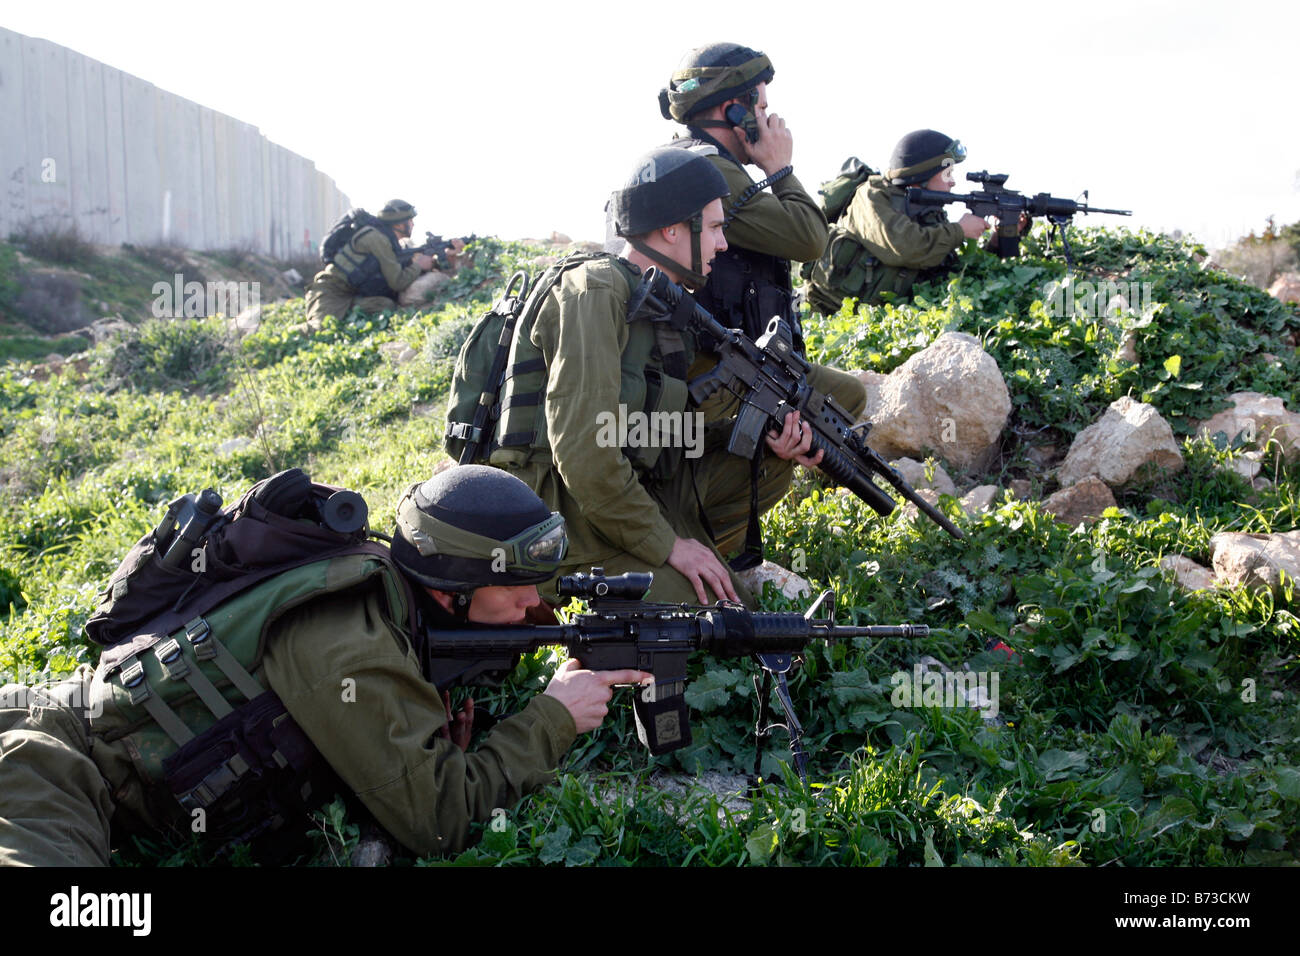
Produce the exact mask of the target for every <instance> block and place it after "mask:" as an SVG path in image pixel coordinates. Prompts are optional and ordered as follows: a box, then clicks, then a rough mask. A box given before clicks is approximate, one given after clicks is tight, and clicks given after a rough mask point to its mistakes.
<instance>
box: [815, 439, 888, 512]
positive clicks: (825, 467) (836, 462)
mask: <svg viewBox="0 0 1300 956" xmlns="http://www.w3.org/2000/svg"><path fill="white" fill-rule="evenodd" d="M818 451H821V452H823V453H824V454H823V455H822V460H821V464H820V465H818V466H817V467H818V468H819V469H820V470H821V471H823V472H825V473H826V474H827V475H828V476H829V477H831V478H832V479H833V480H834V481H835V483H836V484H838V485H842V486H844V487H845V488H847V489H849V491H851V492H853V493H854V494H855V495H857V496H858V497H859V498H861V499H862V500H863V501H865V502H866V503H867V504H868V505H870V506H871V508H872V510H874V511H875V512H876V514H878V515H880V516H881V517H882V518H885V517H888V516H889V515H891V514H892V513H893V511H894V507H895V504H894V499H893V498H891V497H890V496H889V495H887V494H886V493H885V492H884V491H882V490H881V489H880V487H879V486H878V485H877V484H876V483H875V482H874V481H872V480H871V476H870V475H869V474H868V473H867V472H865V471H863V470H862V469H860V468H858V467H857V465H855V464H854V463H853V459H851V458H850V457H849V456H848V455H846V454H844V452H842V451H840V449H839V448H837V447H836V446H835V445H833V444H831V443H830V442H829V441H827V440H826V439H825V438H824V437H823V436H822V435H821V433H820V432H817V431H814V432H813V440H812V448H811V449H809V452H808V454H809V455H810V456H815V455H816V454H817V452H818Z"/></svg>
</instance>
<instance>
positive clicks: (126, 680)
mask: <svg viewBox="0 0 1300 956" xmlns="http://www.w3.org/2000/svg"><path fill="white" fill-rule="evenodd" d="M119 679H120V680H121V681H122V688H123V689H124V690H125V691H126V692H127V694H128V695H129V696H130V698H131V703H132V704H135V705H136V706H143V707H144V709H145V710H146V711H148V712H149V716H150V717H152V718H153V719H154V723H156V724H157V725H158V726H159V727H161V728H162V729H163V731H164V732H165V733H166V734H167V736H168V737H170V738H171V739H172V743H174V744H176V746H178V747H180V746H183V745H184V744H186V743H188V742H189V741H191V740H193V739H194V731H192V730H190V728H188V727H186V726H185V722H184V721H183V720H181V719H180V718H179V717H177V716H176V711H174V710H172V709H171V708H170V707H168V706H167V703H166V701H164V700H163V699H162V698H161V697H159V696H158V695H157V694H155V693H154V692H153V690H152V689H151V688H150V687H149V682H148V681H147V680H145V677H144V665H143V664H141V663H140V661H139V659H138V658H136V657H134V656H132V657H131V658H130V663H127V664H124V665H123V667H122V671H121V675H120V678H119Z"/></svg>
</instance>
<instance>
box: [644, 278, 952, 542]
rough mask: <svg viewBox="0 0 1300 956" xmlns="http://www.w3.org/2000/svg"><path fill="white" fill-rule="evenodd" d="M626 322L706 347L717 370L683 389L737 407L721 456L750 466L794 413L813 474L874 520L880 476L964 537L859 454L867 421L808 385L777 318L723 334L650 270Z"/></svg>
mask: <svg viewBox="0 0 1300 956" xmlns="http://www.w3.org/2000/svg"><path fill="white" fill-rule="evenodd" d="M628 317H629V321H631V320H632V319H634V318H637V317H645V318H648V319H650V320H651V321H654V322H669V323H671V324H672V325H673V326H674V328H677V329H678V331H682V330H685V329H687V328H691V329H693V330H695V331H696V332H697V333H703V335H704V336H705V337H707V338H708V339H710V340H712V342H713V343H715V344H712V345H710V346H709V350H710V351H715V352H716V353H717V354H718V364H717V365H716V366H715V367H714V368H713V369H711V370H710V371H708V372H705V373H704V374H702V375H698V376H696V377H695V378H694V379H692V380H691V382H690V383H689V387H690V394H691V398H692V399H693V400H694V401H695V403H696V404H697V405H698V404H700V403H701V402H703V401H704V400H705V399H706V398H708V397H709V396H710V395H712V394H713V393H714V392H716V391H718V390H719V389H721V388H725V389H727V390H728V391H730V392H731V393H732V394H734V395H735V396H736V397H738V398H739V399H740V401H741V409H740V414H739V415H737V416H736V424H735V426H734V427H733V428H732V431H731V437H730V438H729V439H728V441H727V451H729V452H731V453H732V454H733V455H739V456H740V457H742V458H748V459H751V460H752V459H753V458H754V456H755V455H756V454H758V452H759V442H760V441H761V440H762V438H763V433H764V431H766V430H767V429H768V428H769V427H773V426H775V427H777V428H780V427H781V426H782V424H783V423H784V421H785V416H786V415H787V414H789V413H790V412H792V411H797V412H798V413H799V417H800V418H801V419H803V420H804V421H805V422H807V423H808V425H809V427H810V428H811V429H812V447H811V449H810V450H809V452H808V454H809V455H810V456H812V455H816V454H817V452H819V451H821V452H823V453H824V454H823V455H822V460H821V464H820V465H818V466H817V467H818V468H819V469H820V470H821V471H822V472H824V473H825V474H826V475H827V476H828V477H830V478H831V479H832V480H834V481H835V482H836V483H837V484H839V485H842V486H844V487H845V488H847V489H849V491H851V492H853V494H855V495H857V496H858V497H859V498H861V499H862V500H863V501H864V502H866V503H867V504H868V505H870V506H871V508H873V509H874V510H875V511H876V513H877V514H879V515H880V516H881V517H886V516H888V515H889V514H891V513H892V512H893V510H894V507H895V504H894V499H893V498H891V497H890V496H889V495H888V494H886V493H885V492H884V491H883V490H882V489H881V488H880V486H879V485H877V484H876V483H875V482H874V481H873V480H872V477H871V476H872V475H873V474H876V475H880V476H881V477H882V478H884V479H885V480H886V481H887V482H889V484H891V485H893V486H894V488H895V489H897V491H898V493H899V494H900V495H902V496H903V497H904V498H906V499H907V500H908V501H910V502H912V504H914V505H916V506H917V508H919V509H920V510H921V512H922V513H923V514H924V515H925V516H926V517H927V518H929V519H930V520H931V521H933V522H934V523H935V524H937V525H938V526H939V527H941V528H943V530H944V531H946V532H948V534H950V535H952V536H953V537H954V538H961V537H964V536H963V535H962V533H961V531H960V529H958V528H957V526H956V525H954V524H953V523H952V522H951V521H949V520H948V518H947V517H946V516H945V515H944V514H943V512H941V511H939V509H938V508H935V507H934V506H933V505H931V504H930V503H929V502H928V501H926V500H925V499H924V498H922V497H921V496H920V495H918V494H917V493H916V489H915V488H913V487H912V486H911V485H909V484H908V483H907V479H905V478H904V477H903V476H902V475H900V474H899V473H898V471H897V469H895V468H894V467H893V466H892V465H890V464H889V462H887V461H885V460H884V459H883V458H881V457H880V456H879V455H878V454H876V452H874V451H873V450H872V449H870V448H868V447H867V444H866V437H867V433H868V432H869V431H870V429H871V424H870V423H869V422H864V423H863V424H861V425H854V424H853V419H852V418H851V417H850V416H849V413H848V412H847V411H845V410H844V409H843V408H841V407H840V406H839V405H838V404H836V402H835V400H834V399H833V398H831V397H830V396H828V395H823V394H822V393H821V392H818V391H816V390H814V389H813V388H812V386H810V385H809V384H808V371H809V368H810V366H809V364H808V362H807V361H806V360H805V359H804V358H802V357H801V356H800V355H799V354H798V353H797V352H796V351H795V349H794V343H793V341H792V339H791V335H790V327H789V326H788V325H787V324H786V323H785V321H784V320H782V319H781V318H780V317H779V316H777V317H774V318H773V319H772V321H771V322H769V323H768V326H767V331H766V332H765V333H764V334H763V335H762V336H761V337H760V338H759V340H758V341H757V342H755V341H753V340H752V339H750V338H749V337H748V336H746V335H745V334H744V333H743V332H741V331H740V330H739V329H729V328H727V327H725V326H724V325H722V323H720V322H718V321H717V320H716V319H715V318H713V316H711V315H709V313H708V312H706V311H705V310H704V309H703V308H702V307H701V306H699V305H698V304H697V303H696V302H695V300H694V299H692V298H691V297H690V296H689V295H687V294H686V292H685V291H684V290H683V289H682V288H681V286H679V285H677V284H676V283H674V282H672V281H671V280H669V278H668V277H667V276H666V275H664V274H663V273H662V272H660V271H659V270H658V269H656V268H653V267H652V268H650V269H648V270H646V273H645V277H644V278H643V279H642V282H641V285H640V286H639V287H638V288H637V290H636V291H635V292H634V293H633V295H632V299H631V301H630V302H629V305H628Z"/></svg>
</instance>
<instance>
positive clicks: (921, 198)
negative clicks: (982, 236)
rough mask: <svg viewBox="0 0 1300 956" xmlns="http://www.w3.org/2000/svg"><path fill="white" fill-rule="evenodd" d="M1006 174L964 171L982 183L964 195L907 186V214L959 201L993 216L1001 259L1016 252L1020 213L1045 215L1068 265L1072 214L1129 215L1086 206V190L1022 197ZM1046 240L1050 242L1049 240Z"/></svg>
mask: <svg viewBox="0 0 1300 956" xmlns="http://www.w3.org/2000/svg"><path fill="white" fill-rule="evenodd" d="M1009 176H1010V173H990V172H988V171H986V170H981V171H979V172H975V173H967V174H966V178H967V180H969V181H970V182H973V183H983V184H984V188H983V189H981V190H978V191H976V192H972V193H968V194H966V195H962V194H960V193H945V192H940V191H938V190H934V189H922V188H921V187H920V186H911V187H908V190H907V211H908V214H909V215H910V214H911V212H912V210H913V209H915V208H917V207H924V206H943V205H946V204H947V203H950V202H959V203H964V204H965V205H966V208H967V209H969V210H970V211H971V212H972V213H973V214H974V215H976V216H982V217H988V216H996V217H997V219H998V231H997V236H996V237H995V238H996V241H995V244H994V249H993V251H994V252H996V253H997V254H998V255H999V256H1001V257H1002V258H1003V259H1010V258H1012V257H1014V256H1018V255H1020V214H1021V213H1024V214H1025V215H1027V216H1030V217H1033V216H1045V217H1046V218H1047V221H1048V222H1050V223H1051V224H1052V236H1053V237H1055V235H1056V230H1057V229H1058V228H1059V229H1060V230H1061V245H1062V246H1063V247H1064V248H1065V261H1066V262H1067V263H1068V264H1070V265H1073V264H1074V261H1073V259H1072V258H1071V256H1070V241H1069V239H1067V238H1066V235H1065V230H1066V227H1067V226H1069V224H1070V222H1071V220H1072V219H1073V217H1074V216H1076V215H1077V214H1079V213H1085V214H1087V213H1103V214H1105V215H1108V216H1131V215H1133V212H1132V210H1129V209H1101V208H1100V207H1098V206H1089V205H1088V204H1087V199H1088V191H1087V190H1086V189H1085V190H1084V192H1083V198H1084V202H1081V203H1080V202H1075V201H1074V200H1073V199H1062V198H1060V197H1059V196H1051V195H1049V194H1047V193H1038V194H1036V195H1033V196H1025V195H1023V194H1021V193H1018V192H1016V191H1015V190H1014V189H1007V187H1006V181H1007V178H1008V177H1009ZM1048 241H1049V243H1050V241H1051V240H1050V239H1049V240H1048Z"/></svg>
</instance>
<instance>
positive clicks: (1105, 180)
mask: <svg viewBox="0 0 1300 956" xmlns="http://www.w3.org/2000/svg"><path fill="white" fill-rule="evenodd" d="M900 9H901V10H906V11H908V12H907V13H905V14H903V13H891V12H887V11H891V10H900ZM981 11H982V12H981ZM833 18H838V19H833ZM0 23H2V24H3V25H4V26H5V27H8V28H9V29H11V30H15V31H17V32H19V33H23V34H27V35H29V36H37V37H43V38H45V39H47V40H51V41H54V42H56V43H60V44H62V45H64V46H67V47H70V48H72V49H74V50H77V51H78V52H80V53H84V54H86V55H88V56H91V57H94V58H96V59H99V60H102V61H104V62H106V63H108V64H109V65H111V66H114V67H117V68H119V69H121V70H124V71H126V72H129V73H132V74H135V75H136V76H139V77H141V78H142V79H145V80H148V81H149V82H151V83H154V84H155V85H157V86H160V87H162V88H163V89H166V90H169V91H171V92H173V93H177V94H179V95H181V96H185V97H188V98H189V99H192V100H195V101H197V102H199V103H202V104H203V105H205V106H208V107H211V108H213V109H216V110H220V111H221V112H224V113H228V114H230V115H231V116H234V117H236V118H238V119H240V120H243V121H245V122H248V123H252V124H254V125H256V126H258V127H259V128H260V129H261V130H262V132H263V133H265V134H266V135H267V136H268V137H269V138H270V139H271V140H273V141H274V142H277V143H279V144H281V145H283V146H286V147H288V148H289V149H292V150H294V151H295V152H298V153H300V154H302V155H304V156H306V157H308V158H309V159H311V160H313V161H314V162H315V163H316V166H317V168H319V169H321V170H323V171H324V172H325V173H327V174H328V175H330V176H331V177H333V178H334V180H335V182H337V184H338V186H339V188H341V189H342V190H343V191H344V192H346V193H347V194H348V195H349V197H350V198H351V199H352V201H353V203H354V204H357V205H363V206H366V207H368V208H370V209H372V210H373V209H374V208H376V207H377V206H379V205H381V204H382V203H383V202H384V200H386V199H388V198H390V197H392V196H400V197H402V198H405V199H407V200H409V201H410V202H413V203H414V204H415V205H416V207H417V208H418V209H419V210H420V213H421V215H420V218H419V219H418V220H417V222H416V228H417V230H419V231H423V230H425V229H429V230H432V231H434V232H439V233H442V234H444V235H448V234H462V233H469V232H477V233H479V234H484V235H487V234H495V235H499V236H502V237H507V238H519V237H524V236H545V235H548V234H549V233H550V232H551V230H553V229H556V230H559V231H561V232H564V233H567V234H569V235H570V236H572V237H574V238H589V239H601V238H602V237H603V233H604V214H603V208H604V203H605V200H606V198H607V197H608V194H609V192H610V190H611V189H614V188H616V187H617V186H618V185H619V184H620V182H621V181H622V180H623V179H624V178H625V177H626V176H628V175H629V174H630V173H631V172H632V171H633V169H634V167H635V160H636V157H637V156H638V155H639V154H641V153H642V152H644V151H646V150H647V149H649V148H651V147H653V146H656V145H659V144H660V143H662V142H665V141H666V140H668V139H670V138H671V136H672V134H673V132H674V130H675V129H678V128H679V127H677V126H676V124H673V123H670V122H668V121H666V120H663V119H662V118H661V117H660V115H659V108H658V103H657V100H656V96H657V93H658V91H659V88H660V87H661V86H663V85H664V84H665V83H666V82H667V80H668V77H669V75H670V74H671V72H672V70H673V69H674V68H675V67H676V65H677V62H678V60H679V59H680V58H681V56H682V54H683V53H684V52H686V50H688V49H690V48H691V47H695V46H700V45H703V44H705V43H711V42H716V41H720V40H727V41H733V42H738V43H743V44H745V45H747V46H750V47H753V48H755V49H759V50H762V51H763V52H765V53H767V54H768V55H769V56H770V57H771V58H772V62H773V64H774V65H775V67H776V78H775V80H774V82H773V83H772V84H771V86H770V87H769V90H768V99H769V101H770V105H771V110H772V111H773V112H775V113H777V114H779V115H781V116H783V117H785V118H786V120H787V122H788V123H789V125H790V128H791V130H792V131H793V133H794V145H795V152H794V167H795V173H796V175H798V176H799V177H800V179H801V180H802V181H803V183H804V185H805V186H806V187H807V188H808V189H809V190H810V191H814V190H815V189H816V188H817V186H818V185H819V184H820V183H821V182H822V181H823V180H826V179H829V178H830V177H831V176H833V175H834V174H835V173H836V172H837V171H838V169H839V165H840V163H841V162H842V161H843V159H844V158H845V157H846V156H848V155H850V154H853V155H857V156H859V157H861V158H862V159H863V160H864V161H865V162H867V163H868V164H869V165H871V166H874V167H876V168H880V167H881V166H883V165H886V164H887V162H888V159H889V154H890V151H891V150H892V148H893V144H894V143H895V142H896V141H897V139H898V138H899V137H900V136H901V135H902V134H903V133H905V132H907V131H908V130H911V129H917V128H922V127H931V128H934V129H939V130H942V131H943V132H945V133H948V134H949V135H952V136H956V137H958V138H960V139H961V140H962V141H963V142H964V143H965V144H966V146H967V148H968V150H969V151H970V157H969V158H968V159H967V161H966V163H965V165H964V166H963V167H961V168H960V169H959V172H964V171H967V170H972V169H984V168H987V169H990V170H992V171H997V172H1009V173H1011V174H1012V178H1011V180H1010V181H1009V183H1008V185H1009V186H1012V187H1015V188H1019V189H1021V190H1024V191H1027V192H1040V191H1048V192H1051V193H1053V194H1055V195H1058V196H1065V197H1069V198H1074V197H1076V196H1077V195H1078V194H1079V192H1080V191H1081V190H1083V189H1085V188H1086V189H1089V190H1091V201H1092V203H1093V204H1095V205H1099V206H1107V207H1112V208H1121V209H1132V210H1133V211H1134V215H1133V217H1132V219H1131V220H1119V219H1115V218H1113V217H1089V219H1090V220H1091V221H1093V222H1100V221H1111V222H1125V221H1127V222H1130V223H1132V224H1135V225H1145V226H1149V227H1152V228H1156V229H1166V230H1170V229H1174V228H1181V229H1183V230H1184V231H1187V232H1191V233H1194V234H1196V235H1197V236H1199V237H1200V238H1201V239H1202V240H1204V241H1206V242H1208V243H1210V244H1211V245H1221V244H1224V243H1225V242H1227V241H1229V240H1230V239H1232V238H1234V237H1235V236H1237V235H1240V234H1242V233H1244V232H1246V231H1249V230H1250V229H1256V230H1258V229H1260V228H1262V227H1263V224H1264V220H1265V217H1267V216H1268V215H1270V214H1273V215H1275V216H1276V217H1277V220H1278V222H1279V224H1283V223H1289V222H1295V221H1297V220H1300V124H1298V123H1297V122H1296V113H1295V99H1294V90H1295V50H1296V44H1297V39H1298V38H1300V4H1296V3H1293V2H1289V0H1288V2H1284V3H1283V2H1272V3H1269V2H1260V0H1237V2H1234V3H1231V4H1228V3H1223V2H1183V3H1174V2H1160V0H1126V2H1115V0H1091V2H1089V3H1086V4H1079V5H1074V4H1071V5H1069V6H1066V5H1057V4H1055V3H1047V2H1023V0H1013V2H996V3H973V2H965V3H948V2H938V0H928V2H922V3H915V4H910V3H906V2H904V3H900V4H898V5H897V6H896V5H893V4H871V5H868V4H866V3H861V4H855V3H847V2H845V0H835V2H831V3H819V4H810V3H804V4H783V3H771V2H766V0H764V2H752V3H747V4H744V5H743V6H742V5H740V4H735V5H723V4H716V3H709V4H705V3H692V2H689V0H687V2H683V0H654V2H650V3H640V2H633V3H624V4H617V3H591V2H587V3H572V2H568V0H554V2H550V3H538V2H535V3H496V2H486V0H481V2H474V0H452V2H451V3H432V2H431V3H406V4H400V5H399V4H394V3H382V4H381V3H376V4H372V5H366V4H361V3H356V2H350V3H332V2H321V0H318V2H312V3H297V2H294V3H289V2H279V0H277V2H275V3H270V2H266V0H262V2H257V3H253V2H247V0H230V2H225V3H221V4H212V3H202V4H200V3H189V2H186V3H179V2H177V0H166V2H153V0H142V2H118V3H105V2H103V0H95V2H94V3H87V2H82V0H60V2H57V3H43V4H42V3H30V2H24V3H18V2H12V0H11V2H8V3H6V4H5V5H4V6H3V7H2V8H0ZM832 38H836V39H837V40H838V41H839V42H838V45H837V47H836V48H835V49H829V45H830V43H831V40H832ZM963 186H964V180H963V179H961V177H960V176H959V188H961V187H963Z"/></svg>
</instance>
